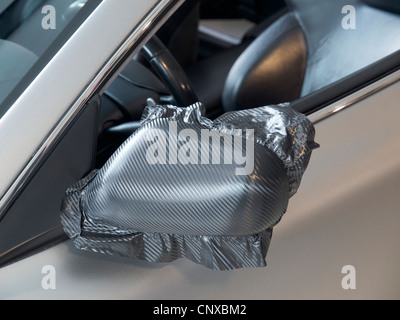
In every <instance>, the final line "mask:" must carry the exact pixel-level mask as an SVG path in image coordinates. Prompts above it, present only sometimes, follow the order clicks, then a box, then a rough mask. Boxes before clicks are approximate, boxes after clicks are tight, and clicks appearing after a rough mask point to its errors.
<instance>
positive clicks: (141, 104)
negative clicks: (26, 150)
mask: <svg viewBox="0 0 400 320" xmlns="http://www.w3.org/2000/svg"><path fill="white" fill-rule="evenodd" d="M92 1H93V2H95V1H97V0H7V1H2V2H1V4H0V59H1V60H2V61H6V62H7V63H5V64H4V65H5V66H7V67H4V68H3V66H2V68H0V103H1V102H2V101H3V99H4V98H5V97H6V96H7V95H8V94H9V93H10V92H11V91H12V90H13V88H14V87H15V86H16V85H17V84H18V82H19V81H20V80H21V79H22V78H23V77H24V75H26V73H27V72H28V71H29V70H30V69H31V68H32V66H33V65H34V64H35V62H37V61H38V59H39V58H40V57H41V56H42V55H44V54H45V52H47V50H49V48H50V47H51V45H52V43H53V42H54V41H56V39H57V38H58V37H59V36H60V34H61V33H62V32H63V30H64V29H63V28H64V27H65V26H67V25H68V24H69V23H70V22H71V21H73V19H74V17H75V15H77V13H78V12H79V11H80V10H81V9H82V8H83V7H84V6H85V5H87V4H88V3H89V4H90V3H91V2H92ZM97 2H99V1H97ZM46 4H51V5H54V6H56V7H57V10H58V11H57V17H58V19H57V23H58V27H57V29H56V30H51V32H46V30H42V29H40V28H39V29H38V28H35V27H34V26H35V25H37V24H40V22H41V21H42V18H43V13H42V11H41V8H42V7H43V6H44V5H46ZM344 6H354V8H355V10H356V12H355V18H356V26H355V28H352V27H347V26H346V20H342V19H344V18H345V17H346V15H348V14H351V11H344V12H343V11H342V9H343V8H344ZM398 30H400V4H399V2H397V1H391V0H340V1H330V0H307V1H305V0H286V1H284V0H271V1H264V0H187V1H185V2H184V4H183V5H182V6H181V7H180V8H179V9H178V10H177V11H176V12H175V13H174V14H173V15H172V16H171V17H170V18H169V19H168V21H166V23H165V24H164V25H163V26H162V27H161V28H160V29H159V30H158V31H157V33H156V35H155V36H154V37H153V38H151V39H150V40H149V42H148V43H146V44H145V45H144V47H143V49H142V50H141V51H140V52H139V53H137V54H136V55H135V56H134V57H133V58H132V59H131V60H130V61H129V63H127V64H126V66H125V67H124V69H123V70H122V71H121V73H120V74H119V75H118V76H117V77H116V78H115V79H114V80H113V82H112V83H111V84H110V85H109V86H108V87H107V89H106V90H105V92H104V93H103V94H102V95H101V97H100V99H101V109H100V117H99V124H98V130H97V135H98V141H97V152H96V164H95V165H96V167H97V168H100V167H101V166H102V165H103V164H104V163H105V161H107V159H109V157H110V156H111V155H112V154H113V153H114V152H115V150H116V149H117V148H118V147H119V146H120V145H121V143H122V142H123V141H124V140H126V139H127V138H128V137H129V136H130V135H131V134H132V133H133V132H134V131H135V130H136V129H137V128H138V127H139V126H140V119H141V116H142V112H143V110H144V108H145V107H146V106H147V105H152V104H172V105H176V106H179V107H185V106H188V105H190V104H193V103H195V102H198V101H200V102H201V103H202V104H203V106H204V109H205V114H204V116H206V117H208V118H210V119H215V118H217V117H218V116H220V115H222V114H224V113H225V112H229V111H234V110H240V109H247V108H255V107H259V106H265V105H271V104H279V103H285V102H296V101H299V100H301V99H302V98H304V97H307V96H310V95H313V94H315V92H319V91H321V90H324V88H327V87H329V86H331V85H333V84H336V83H338V82H341V81H343V79H347V78H349V77H350V76H351V75H352V74H354V73H357V72H359V71H363V70H365V69H366V68H369V67H370V66H371V65H373V64H374V63H376V62H378V61H380V60H381V59H384V58H386V57H389V56H391V55H392V54H394V53H396V52H397V51H398V50H399V49H400V33H399V32H398ZM397 65H398V63H397ZM10 70H12V71H10ZM10 74H13V77H12V78H10V76H9V75H10ZM324 94H325V95H329V94H330V93H329V92H324ZM0 114H2V112H1V108H0ZM0 254H1V252H0Z"/></svg>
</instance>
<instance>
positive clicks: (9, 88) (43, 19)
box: [0, 0, 101, 117]
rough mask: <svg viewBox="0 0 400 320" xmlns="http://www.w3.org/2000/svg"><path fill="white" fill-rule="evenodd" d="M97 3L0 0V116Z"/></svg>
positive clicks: (97, 0) (90, 0)
mask: <svg viewBox="0 0 400 320" xmlns="http://www.w3.org/2000/svg"><path fill="white" fill-rule="evenodd" d="M100 2H101V0H1V1H0V61H1V64H0V117H2V116H3V115H4V114H5V113H6V112H7V110H8V109H9V108H10V106H11V105H12V104H13V102H14V101H15V100H16V99H17V98H18V96H19V95H20V94H21V93H22V92H23V90H24V89H25V88H26V87H27V86H28V85H29V83H30V82H32V81H33V80H34V78H35V77H36V76H37V74H38V73H40V71H41V70H42V69H43V68H44V66H45V65H46V64H47V63H48V62H49V61H50V60H51V58H52V57H53V56H54V55H55V54H56V53H57V51H58V50H59V49H60V48H61V46H62V45H63V44H64V43H65V42H66V41H67V40H68V38H69V37H70V36H71V35H72V34H73V32H74V31H75V30H76V29H77V28H78V27H79V26H80V25H81V24H82V22H83V21H85V19H86V18H87V16H88V15H89V14H90V13H91V12H92V11H93V10H94V9H95V8H96V6H97V5H98V4H99V3H100Z"/></svg>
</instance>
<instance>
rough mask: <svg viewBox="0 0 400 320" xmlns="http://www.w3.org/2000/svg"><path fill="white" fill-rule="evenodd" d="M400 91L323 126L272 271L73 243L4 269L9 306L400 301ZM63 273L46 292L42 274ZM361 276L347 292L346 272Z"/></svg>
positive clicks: (1, 295) (277, 238) (281, 228)
mask: <svg viewBox="0 0 400 320" xmlns="http://www.w3.org/2000/svg"><path fill="white" fill-rule="evenodd" d="M399 91H400V82H399V81H398V82H396V83H395V84H392V85H390V86H388V87H387V88H385V89H383V90H381V91H379V92H377V93H375V94H374V95H371V96H369V97H367V98H365V99H364V100H362V101H359V102H357V103H356V104H354V105H353V107H352V108H346V109H345V110H343V111H342V112H340V113H337V114H335V115H333V116H331V117H329V118H326V119H324V120H322V121H320V122H318V123H317V124H316V132H317V136H316V140H317V141H318V142H319V143H320V144H321V148H320V149H318V150H316V151H315V152H314V154H313V158H312V160H311V162H310V166H309V168H308V170H307V172H306V173H305V175H304V177H303V181H302V185H301V187H300V189H299V191H298V193H297V194H296V195H295V196H294V197H293V198H292V200H291V203H290V205H289V208H288V212H287V213H286V215H285V216H284V217H283V219H282V221H281V222H280V223H279V224H278V225H277V227H276V228H275V230H274V236H273V239H272V242H271V246H270V250H269V254H268V257H267V263H268V266H267V267H266V268H258V269H241V270H234V271H227V272H218V271H212V270H209V269H207V268H205V267H202V266H199V265H196V264H194V263H191V262H189V261H186V260H178V261H175V262H173V263H168V264H151V263H144V262H139V261H134V260H130V259H123V258H117V257H109V256H105V255H104V256H103V255H98V254H94V253H93V254H91V253H88V252H80V251H78V250H76V249H75V248H74V247H73V245H72V243H71V242H70V241H68V242H65V243H63V244H60V245H58V246H56V247H53V248H51V249H49V250H46V251H44V252H42V253H40V254H37V255H34V256H32V257H30V258H28V259H25V260H22V261H20V262H18V263H16V264H13V265H11V266H8V267H6V268H4V269H1V270H0V284H1V285H0V299H399V298H400V278H399V273H398V270H399V269H400V252H399V250H398V248H399V246H400V237H399V232H398V226H399V225H400V215H399V208H400V198H399V197H398V190H400V140H399V135H398V128H399V125H398V123H399V120H398V119H399V116H400V109H399V106H398V92H399ZM45 265H52V266H54V267H55V269H56V272H57V273H56V279H57V283H56V284H57V288H56V289H55V290H44V289H43V288H42V286H41V281H42V279H43V277H44V275H43V274H42V273H41V270H42V267H43V266H45ZM345 265H353V266H354V267H355V268H356V272H357V273H356V289H355V290H344V289H343V288H342V286H341V281H342V279H343V277H344V276H345V275H344V274H342V268H343V266H345Z"/></svg>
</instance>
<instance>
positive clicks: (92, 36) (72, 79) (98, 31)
mask: <svg viewBox="0 0 400 320" xmlns="http://www.w3.org/2000/svg"><path fill="white" fill-rule="evenodd" d="M182 2H183V1H173V0H169V1H167V0H164V1H156V0H154V1H139V0H136V1H121V0H120V1H110V0H105V1H103V2H102V3H101V4H100V5H99V7H98V8H97V9H96V10H95V11H94V12H93V14H92V15H91V16H90V17H89V18H88V19H87V20H86V21H85V23H84V24H83V25H82V26H81V27H80V28H79V29H78V31H77V32H76V33H75V34H74V35H73V36H72V37H71V39H70V40H69V41H68V42H67V44H66V45H65V46H64V47H63V49H62V50H60V52H59V53H58V54H57V55H56V56H55V57H54V58H53V59H52V60H51V61H50V63H49V64H48V65H47V66H46V67H45V69H44V70H43V71H42V72H41V73H40V74H39V75H38V77H37V78H36V79H35V81H34V82H32V84H31V85H30V86H29V87H28V88H27V89H26V91H25V92H24V93H23V94H22V95H21V97H20V98H19V99H18V100H17V101H16V102H15V104H14V105H13V106H12V107H11V108H10V110H9V111H8V112H7V113H6V114H5V115H4V116H3V117H2V118H1V119H0V148H1V149H2V150H7V153H1V154H0V163H2V166H0V176H1V177H2V179H1V180H0V195H3V197H2V198H1V200H0V217H1V214H2V213H4V209H5V208H6V207H7V206H8V205H9V203H10V202H11V201H12V199H13V198H14V197H15V195H16V194H17V193H18V191H19V190H20V189H21V188H22V187H23V186H24V184H25V183H26V181H27V180H28V179H29V177H30V175H31V173H32V172H33V171H34V170H35V168H36V167H37V165H38V164H40V162H41V161H42V159H43V158H44V157H45V156H46V155H47V153H48V150H49V148H50V147H51V146H52V145H53V144H54V143H55V142H56V141H57V139H58V138H59V137H60V135H61V134H62V133H63V132H64V131H65V129H66V128H67V127H68V125H69V124H70V123H71V122H72V120H73V119H74V117H75V116H76V114H78V113H79V111H80V110H81V108H82V107H83V106H84V104H85V103H86V102H87V101H88V99H89V98H90V97H91V96H92V95H93V93H94V92H96V90H98V89H99V86H100V84H103V81H104V79H105V78H106V77H107V76H108V75H109V74H110V71H111V70H113V69H114V68H115V66H116V64H117V63H118V62H119V61H120V59H121V57H123V55H124V54H126V53H127V52H128V51H130V50H132V48H133V47H136V49H137V48H138V46H139V45H140V43H139V42H138V39H140V38H141V37H142V36H144V35H147V38H148V37H150V36H151V32H153V33H154V32H155V31H156V29H155V28H154V27H155V26H154V20H155V19H156V18H157V17H158V16H159V15H160V13H161V12H162V11H163V10H164V9H165V8H166V7H167V6H168V5H170V4H171V3H175V7H174V8H172V9H171V10H170V11H169V15H171V14H172V13H173V12H174V9H175V10H176V8H178V7H179V5H180V4H181V3H182ZM143 16H144V17H146V18H145V19H142V17H143ZM167 17H168V15H166V16H165V17H164V19H166V18H167ZM104 21H107V23H103V22H104ZM162 21H163V20H161V21H160V23H162ZM150 26H152V28H149V27H150ZM153 28H154V29H153ZM114 48H117V49H114ZM134 52H135V51H133V52H132V54H133V53H134ZM71 61H75V62H76V63H71ZM101 66H103V67H101ZM60 70H61V71H60ZM61 73H62V75H63V76H62V77H60V74H61ZM93 75H95V76H94V77H93ZM45 88H46V89H45ZM82 88H86V89H85V90H84V91H83V92H82V91H81V90H82ZM32 106H34V107H32ZM32 119H35V121H33V120H32ZM60 119H61V120H60ZM21 128H24V130H21ZM43 141H44V142H43Z"/></svg>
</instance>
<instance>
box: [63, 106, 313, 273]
mask: <svg viewBox="0 0 400 320" xmlns="http://www.w3.org/2000/svg"><path fill="white" fill-rule="evenodd" d="M202 114H203V107H202V105H201V104H200V103H196V104H194V105H192V106H189V107H187V108H179V107H175V106H148V107H147V108H146V109H145V111H144V113H143V116H142V126H141V127H140V128H139V129H138V130H137V131H136V132H135V133H134V134H133V135H132V136H131V137H130V138H128V139H127V140H126V141H125V142H124V143H123V144H122V145H121V147H120V148H119V149H118V150H117V151H116V152H115V153H114V154H113V156H112V157H111V158H110V159H109V160H108V161H107V163H106V164H105V165H104V166H103V168H101V169H100V170H96V171H93V172H92V173H91V174H89V175H88V176H87V177H86V178H84V179H82V180H81V181H79V182H78V183H77V184H75V185H74V186H71V187H70V188H69V189H68V190H67V192H66V196H65V199H64V201H63V205H62V214H61V221H62V224H63V227H64V230H65V232H66V233H67V234H68V236H69V237H70V238H73V239H74V244H75V246H76V247H77V248H79V249H82V250H90V251H94V252H101V253H105V254H118V255H121V256H125V257H131V258H136V259H142V260H147V261H151V262H170V261H173V260H176V259H178V258H186V259H189V260H191V261H194V262H195V263H198V264H202V265H204V266H206V267H208V268H211V269H215V270H230V269H236V268H244V267H263V266H265V265H266V263H265V257H266V254H267V251H268V247H269V244H270V240H271V236H272V230H273V227H274V226H275V225H276V224H277V223H278V222H279V221H280V220H281V218H282V216H283V214H284V213H285V212H286V208H287V205H288V201H289V198H290V197H291V196H292V195H293V194H294V193H295V192H296V191H297V189H298V187H299V185H300V182H301V177H302V175H303V173H304V171H305V169H306V167H307V165H308V162H309V160H310V155H311V151H312V150H313V149H315V148H316V147H317V146H318V145H317V144H316V143H315V142H314V135H315V132H314V127H313V126H312V124H311V122H310V121H309V120H308V119H307V118H306V117H305V116H304V115H302V114H299V113H297V112H296V111H294V110H293V109H291V108H290V106H289V105H288V104H281V105H277V106H266V107H261V108H256V109H250V110H242V111H234V112H229V113H227V114H225V115H223V116H221V117H220V118H218V119H216V120H214V121H211V120H209V119H207V118H206V117H204V116H202ZM172 125H173V126H172ZM171 128H173V129H174V130H175V131H171ZM154 130H156V131H154ZM154 132H156V133H157V135H154V134H153V133H154ZM171 132H176V133H183V132H184V133H188V132H190V134H191V136H190V139H186V140H185V139H183V140H182V139H178V140H179V141H178V140H176V138H175V137H174V135H167V133H168V134H169V133H171ZM203 132H209V133H218V134H219V136H218V137H221V139H220V140H218V141H217V140H214V139H212V138H210V139H208V140H202V139H197V140H196V139H195V137H201V136H202V133H203ZM150 133H151V134H153V135H151V134H150ZM164 133H165V135H164ZM184 136H185V135H184ZM160 137H165V141H163V142H162V143H161V140H159V139H161V138H160ZM229 141H231V142H229ZM157 142H160V144H158V146H162V147H160V148H158V149H157V150H156V152H154V153H150V154H151V155H153V156H154V155H157V157H156V158H157V161H158V162H155V163H152V162H151V161H150V162H149V158H148V155H149V150H150V149H149V148H151V146H152V145H153V146H154V145H155V144H156V143H157ZM249 146H253V153H252V155H253V157H252V164H253V166H252V168H251V169H252V170H251V171H249V172H247V173H246V174H238V167H239V165H238V164H237V163H235V161H233V159H236V158H235V156H236V155H242V156H243V155H247V154H246V153H247V152H248V151H249V150H251V148H249V149H248V147H249ZM183 147H186V149H184V150H185V151H187V152H186V153H182V154H180V156H181V155H184V156H185V157H186V156H188V155H189V154H190V155H194V154H195V157H191V158H190V159H191V162H184V161H177V160H178V159H177V158H176V157H175V156H174V155H175V154H177V152H178V150H183V149H181V148H183ZM204 147H206V149H204ZM229 148H232V149H233V151H232V152H233V155H231V156H232V158H233V159H231V161H225V158H224V159H222V158H223V157H222V155H224V156H225V155H226V154H225V153H224V152H225V150H229ZM188 150H190V152H189V151H188ZM194 150H200V151H203V150H208V151H207V152H208V153H205V154H206V155H207V157H208V158H206V157H205V158H202V155H201V154H200V152H198V154H196V153H193V154H192V152H194ZM153 151H154V150H153ZM161 151H165V152H166V154H165V156H164V157H163V156H162V152H161ZM185 157H183V158H184V159H183V160H185V159H186V160H187V159H188V158H185ZM167 158H168V159H169V160H171V159H172V161H170V162H168V161H166V160H167ZM178 158H179V157H178ZM228 158H229V157H228ZM160 159H161V160H162V161H159V160H160ZM179 159H180V160H182V158H179ZM196 159H197V160H196ZM150 160H151V159H150ZM201 160H208V161H205V162H202V161H201ZM216 160H220V161H216ZM241 164H243V163H241ZM246 164H247V163H246ZM243 165H244V164H243Z"/></svg>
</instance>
